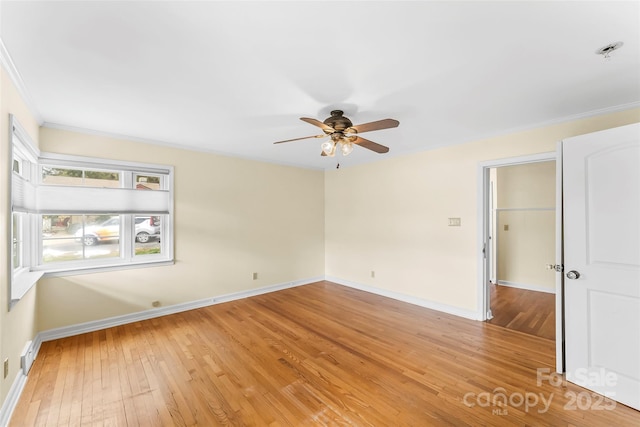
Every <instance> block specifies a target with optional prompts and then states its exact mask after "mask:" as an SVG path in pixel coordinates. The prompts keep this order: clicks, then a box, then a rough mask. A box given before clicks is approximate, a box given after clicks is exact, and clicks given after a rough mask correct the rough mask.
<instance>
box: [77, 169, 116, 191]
mask: <svg viewBox="0 0 640 427" xmlns="http://www.w3.org/2000/svg"><path fill="white" fill-rule="evenodd" d="M84 178H85V179H84V185H85V186H87V187H113V188H118V187H120V173H119V172H114V171H95V170H87V171H84Z"/></svg>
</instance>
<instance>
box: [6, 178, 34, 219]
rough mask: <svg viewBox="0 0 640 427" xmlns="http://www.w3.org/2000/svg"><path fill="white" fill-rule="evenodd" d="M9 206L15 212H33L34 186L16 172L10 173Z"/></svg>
mask: <svg viewBox="0 0 640 427" xmlns="http://www.w3.org/2000/svg"><path fill="white" fill-rule="evenodd" d="M11 207H12V211H15V212H35V211H36V210H37V207H36V187H35V186H34V185H33V184H32V183H31V182H29V181H27V180H26V179H24V178H23V177H21V176H20V175H18V174H15V173H12V174H11Z"/></svg>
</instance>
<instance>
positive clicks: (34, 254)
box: [7, 115, 174, 308]
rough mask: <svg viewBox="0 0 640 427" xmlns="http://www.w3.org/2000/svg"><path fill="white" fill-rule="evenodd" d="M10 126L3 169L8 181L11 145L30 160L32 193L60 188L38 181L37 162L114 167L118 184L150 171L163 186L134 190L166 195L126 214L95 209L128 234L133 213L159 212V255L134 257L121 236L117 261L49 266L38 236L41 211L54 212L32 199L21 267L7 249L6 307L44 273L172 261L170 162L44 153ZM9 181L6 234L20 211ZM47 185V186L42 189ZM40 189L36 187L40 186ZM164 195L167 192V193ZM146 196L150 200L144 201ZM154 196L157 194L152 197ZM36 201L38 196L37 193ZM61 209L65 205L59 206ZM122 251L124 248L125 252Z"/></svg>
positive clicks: (14, 123) (130, 244) (19, 129)
mask: <svg viewBox="0 0 640 427" xmlns="http://www.w3.org/2000/svg"><path fill="white" fill-rule="evenodd" d="M10 125H11V129H12V130H13V132H12V141H11V144H9V145H10V150H11V151H10V155H9V156H8V157H9V159H8V165H7V166H8V167H7V170H8V171H9V176H10V177H11V179H13V176H14V174H15V173H14V172H13V157H14V156H13V153H14V151H13V150H14V149H15V150H16V151H17V153H19V157H20V158H26V159H28V161H29V162H31V163H32V166H31V168H30V170H29V172H30V177H29V181H30V182H31V184H33V185H35V186H36V193H38V192H40V193H43V194H44V193H47V191H49V194H52V193H53V194H55V192H56V191H59V190H61V189H56V188H54V187H55V186H52V185H48V184H43V183H42V182H41V176H40V170H41V166H42V165H51V166H75V167H78V166H80V167H83V168H87V169H96V170H105V169H106V170H118V171H124V172H130V173H125V175H124V176H125V178H121V179H122V181H123V185H124V186H127V187H132V185H133V182H132V181H133V176H134V175H136V174H138V175H155V176H160V177H161V179H162V182H161V188H162V190H153V191H152V192H154V193H157V194H156V195H153V194H149V193H151V191H150V192H146V191H145V192H142V191H141V190H137V191H138V192H139V193H137V194H136V195H138V196H142V195H143V194H145V196H144V198H145V200H150V199H153V198H154V197H155V196H160V192H162V193H165V194H164V196H163V197H165V200H166V199H167V198H168V202H167V203H165V205H164V207H163V208H162V211H161V212H160V211H155V212H154V211H153V210H151V211H147V210H142V208H140V207H139V206H138V207H134V210H132V211H131V212H124V211H119V212H107V211H105V210H103V209H100V210H99V211H98V212H103V213H105V214H107V213H113V214H118V215H122V216H121V218H123V220H122V223H121V227H123V229H124V227H127V229H129V228H130V230H129V231H127V232H124V235H128V234H133V233H134V227H135V225H134V224H133V217H135V216H141V215H142V216H144V215H158V214H160V215H162V216H163V220H162V221H161V227H162V231H161V236H162V239H161V244H162V251H161V254H149V255H144V256H136V255H135V248H134V243H133V241H131V242H129V241H128V240H130V239H121V240H122V242H121V243H120V252H121V256H120V257H118V258H117V259H114V258H112V259H98V260H95V259H93V260H81V261H69V262H59V263H51V264H43V263H42V249H43V239H42V215H43V214H44V215H46V214H55V213H56V212H51V211H47V210H46V209H42V210H41V209H40V207H39V206H38V203H36V208H35V209H32V210H31V211H29V212H28V214H27V217H26V218H25V223H27V224H25V226H24V227H23V230H24V232H25V236H24V237H25V239H24V246H25V266H24V267H23V268H20V269H16V270H14V269H13V258H12V257H13V239H12V238H9V239H8V244H9V250H8V251H7V258H8V259H7V261H8V264H7V265H8V266H9V270H10V275H11V284H10V286H9V290H8V292H9V301H10V304H9V308H11V307H12V306H13V305H14V304H15V303H17V302H18V301H19V300H20V299H21V298H22V297H23V296H24V295H25V294H26V293H27V292H28V291H29V289H31V287H33V285H35V283H36V282H37V281H38V280H39V279H40V278H41V277H43V276H45V277H47V276H66V275H77V274H87V273H94V272H106V271H115V270H122V269H130V268H146V267H156V266H162V265H172V264H173V263H174V250H173V214H174V213H173V210H174V209H173V205H174V200H173V189H174V183H173V173H174V168H173V166H169V165H157V164H150V163H140V162H130V161H118V160H111V159H100V158H95V157H82V156H75V155H64V154H57V153H48V152H40V151H39V150H38V149H37V147H36V146H35V144H34V143H33V141H32V140H31V138H30V137H29V135H28V134H27V132H26V131H25V130H24V128H22V126H20V124H19V123H18V121H17V120H16V119H15V118H14V116H13V115H10ZM12 182H13V181H10V183H9V203H10V212H9V218H10V219H9V221H11V223H10V224H9V225H10V228H9V230H11V234H12V233H13V223H12V221H13V212H14V211H16V212H17V211H19V210H18V209H14V204H13V198H12V197H13V194H12V187H13V186H12V184H11V183H12ZM47 187H48V188H47ZM86 188H91V187H78V189H79V191H83V189H86ZM39 189H40V190H39ZM99 190H100V189H97V188H94V189H93V191H96V192H99ZM115 190H116V191H123V192H127V191H131V188H122V189H115ZM166 193H168V194H166ZM149 198H150V199H149ZM155 198H157V197H155ZM36 199H37V197H36ZM57 210H58V211H59V212H60V213H65V214H94V213H97V212H92V211H91V210H90V209H87V210H81V211H77V212H73V211H68V212H67V211H64V212H62V210H61V209H60V208H59V207H58V208H57ZM63 210H64V209H63ZM125 251H126V252H125Z"/></svg>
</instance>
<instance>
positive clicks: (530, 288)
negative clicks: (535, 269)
mask: <svg viewBox="0 0 640 427" xmlns="http://www.w3.org/2000/svg"><path fill="white" fill-rule="evenodd" d="M498 285H501V286H509V287H512V288H518V289H525V290H527V291H536V292H545V293H547V294H555V293H556V288H555V287H554V288H553V289H550V288H543V287H542V286H537V285H529V284H526V283H516V282H509V281H508V280H498Z"/></svg>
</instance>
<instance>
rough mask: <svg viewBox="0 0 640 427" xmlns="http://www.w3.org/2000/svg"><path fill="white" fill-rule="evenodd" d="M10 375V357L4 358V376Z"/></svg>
mask: <svg viewBox="0 0 640 427" xmlns="http://www.w3.org/2000/svg"><path fill="white" fill-rule="evenodd" d="M8 376H9V358H8V357H7V358H6V359H4V377H5V378H7V377H8Z"/></svg>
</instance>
